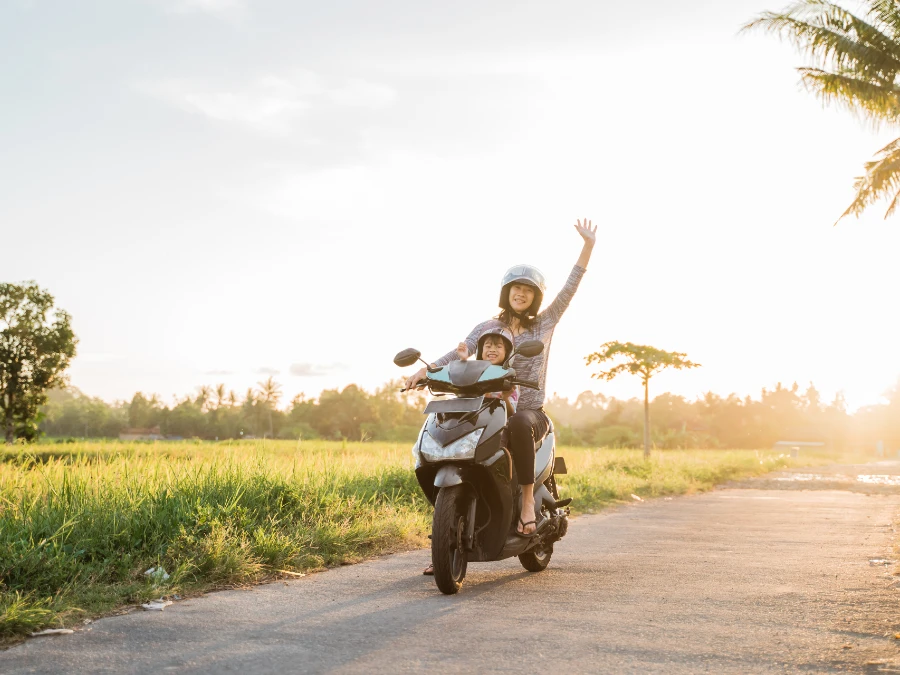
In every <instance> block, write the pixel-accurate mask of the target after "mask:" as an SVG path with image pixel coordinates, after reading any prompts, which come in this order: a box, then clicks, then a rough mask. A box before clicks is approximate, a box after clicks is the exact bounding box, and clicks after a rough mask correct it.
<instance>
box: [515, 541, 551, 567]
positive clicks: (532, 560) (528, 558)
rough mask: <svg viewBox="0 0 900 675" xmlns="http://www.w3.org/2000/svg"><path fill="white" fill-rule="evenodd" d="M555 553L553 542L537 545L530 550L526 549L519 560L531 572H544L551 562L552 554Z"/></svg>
mask: <svg viewBox="0 0 900 675" xmlns="http://www.w3.org/2000/svg"><path fill="white" fill-rule="evenodd" d="M552 555H553V544H548V545H544V546H536V547H535V548H533V549H531V550H530V551H525V553H523V554H522V555H520V556H519V562H520V563H522V567H524V568H525V569H526V570H528V571H529V572H543V571H544V570H545V569H547V565H549V564H550V556H552Z"/></svg>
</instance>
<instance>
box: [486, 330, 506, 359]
mask: <svg viewBox="0 0 900 675" xmlns="http://www.w3.org/2000/svg"><path fill="white" fill-rule="evenodd" d="M505 358H506V345H505V344H504V343H503V338H501V337H500V336H499V335H488V336H487V337H486V338H485V339H484V343H483V344H482V346H481V360H482V361H490V362H491V363H492V364H494V365H495V366H499V365H502V364H503V360H504V359H505Z"/></svg>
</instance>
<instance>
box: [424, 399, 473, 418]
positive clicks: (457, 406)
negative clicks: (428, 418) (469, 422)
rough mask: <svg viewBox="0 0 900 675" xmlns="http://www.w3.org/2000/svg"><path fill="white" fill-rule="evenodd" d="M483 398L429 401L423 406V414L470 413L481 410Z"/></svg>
mask: <svg viewBox="0 0 900 675" xmlns="http://www.w3.org/2000/svg"><path fill="white" fill-rule="evenodd" d="M483 403H484V396H478V397H477V398H449V399H447V398H445V399H439V400H436V401H431V402H430V403H429V404H428V405H427V406H425V414H426V415H430V414H431V413H470V412H475V411H476V410H481V406H482V404H483Z"/></svg>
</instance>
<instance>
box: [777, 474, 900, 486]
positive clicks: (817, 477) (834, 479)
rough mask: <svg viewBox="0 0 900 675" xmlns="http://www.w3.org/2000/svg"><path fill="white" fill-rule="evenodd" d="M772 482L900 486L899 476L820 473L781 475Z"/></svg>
mask: <svg viewBox="0 0 900 675" xmlns="http://www.w3.org/2000/svg"><path fill="white" fill-rule="evenodd" d="M772 480H777V481H782V482H790V483H798V482H812V481H824V482H828V483H854V482H855V483H864V484H866V485H893V486H900V476H894V475H891V474H860V475H857V476H847V475H844V474H837V473H835V474H821V473H782V474H780V475H776V476H772Z"/></svg>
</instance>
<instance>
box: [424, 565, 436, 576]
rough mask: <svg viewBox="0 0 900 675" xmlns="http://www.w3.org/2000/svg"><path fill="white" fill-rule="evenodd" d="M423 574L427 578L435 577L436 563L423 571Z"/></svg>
mask: <svg viewBox="0 0 900 675" xmlns="http://www.w3.org/2000/svg"><path fill="white" fill-rule="evenodd" d="M422 574H424V575H425V576H426V577H433V576H434V563H431V564H430V565H429V566H428V567H426V568H425V569H424V570H423V571H422Z"/></svg>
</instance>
